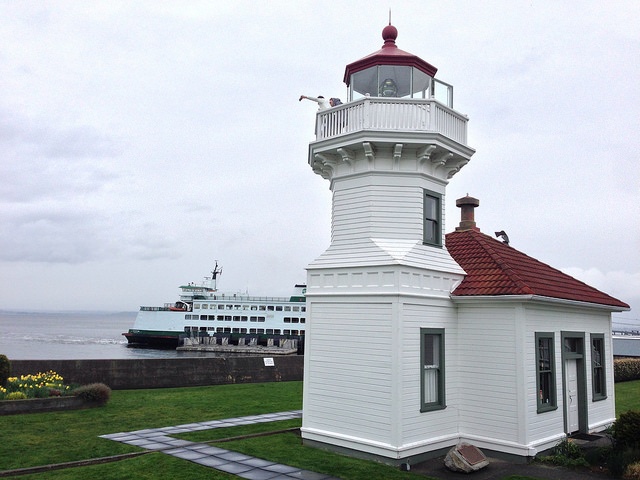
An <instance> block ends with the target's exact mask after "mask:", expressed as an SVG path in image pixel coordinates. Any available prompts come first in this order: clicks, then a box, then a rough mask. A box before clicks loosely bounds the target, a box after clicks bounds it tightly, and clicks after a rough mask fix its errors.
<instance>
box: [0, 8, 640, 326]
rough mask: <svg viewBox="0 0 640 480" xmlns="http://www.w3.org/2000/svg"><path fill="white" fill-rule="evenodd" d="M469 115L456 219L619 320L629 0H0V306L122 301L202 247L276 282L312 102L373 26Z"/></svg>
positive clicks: (636, 252)
mask: <svg viewBox="0 0 640 480" xmlns="http://www.w3.org/2000/svg"><path fill="white" fill-rule="evenodd" d="M389 9H391V23H392V24H393V25H394V26H395V27H396V28H397V29H398V38H397V41H396V43H397V45H398V47H399V48H401V49H403V50H405V51H408V52H411V53H413V54H415V55H418V56H420V57H421V58H423V59H424V60H426V61H427V62H429V63H431V64H432V65H434V66H436V67H437V68H438V72H437V74H436V78H438V79H440V80H442V81H444V82H446V83H449V84H452V85H453V87H454V108H455V109H456V110H457V111H459V112H461V113H464V114H466V115H468V116H469V123H468V143H469V145H470V146H472V147H473V148H475V149H476V153H475V154H474V156H473V157H472V159H471V162H470V163H469V164H468V165H466V166H465V167H464V168H463V169H462V170H461V171H460V172H459V173H457V174H456V175H455V176H454V177H453V178H452V179H451V181H450V183H449V185H448V187H447V194H446V200H445V201H446V207H445V211H446V225H445V230H446V231H447V232H448V231H452V230H453V229H454V228H455V226H456V225H457V223H458V221H459V218H460V214H459V210H458V209H457V208H456V207H455V200H456V199H457V198H460V197H462V196H464V195H466V194H467V193H468V194H469V195H471V196H473V197H476V198H478V199H479V200H480V207H479V208H478V209H476V222H477V224H478V227H480V229H481V230H482V231H483V232H485V233H488V234H490V235H492V234H493V232H495V231H497V230H505V231H506V232H507V233H508V235H509V237H510V240H511V245H512V246H513V247H515V248H517V249H518V250H520V251H522V252H524V253H526V254H528V255H530V256H532V257H534V258H536V259H538V260H540V261H542V262H544V263H547V264H549V265H552V266H553V267H555V268H558V269H560V270H562V271H564V272H565V273H569V274H570V275H572V276H574V277H576V278H578V279H580V280H582V281H584V282H586V283H588V284H590V285H592V286H594V287H596V288H598V289H600V290H603V291H605V292H606V293H608V294H610V295H612V296H614V297H616V298H619V299H621V300H623V301H625V302H627V303H628V304H630V305H631V307H632V310H631V311H630V312H627V313H622V314H614V322H617V323H618V324H619V325H623V326H624V325H637V326H640V313H638V311H639V310H640V220H639V219H640V201H639V200H640V198H639V195H640V161H639V160H640V158H639V156H640V153H639V152H640V140H639V138H640V135H639V134H638V132H640V114H639V113H638V112H639V111H640V89H638V86H637V79H638V78H640V56H639V55H638V52H639V51H640V29H639V28H638V25H640V2H637V1H635V0H633V1H627V2H624V1H607V2H602V1H581V2H575V1H538V0H529V1H518V0H515V1H514V0H508V1H499V0H495V1H491V0H489V1H482V2H477V1H464V0H460V1H447V2H421V1H417V0H415V1H393V0H387V1H378V0H363V1H361V0H355V1H349V2H322V1H305V0H296V1H278V0H274V1H271V2H253V1H242V0H240V1H233V2H228V1H225V2H222V1H202V2H198V1H190V2H178V1H175V2H157V1H155V0H154V1H131V2H129V1H126V2H125V1H123V2H119V1H112V0H110V1H92V2H75V1H73V2H71V1H69V2H67V1H55V2H53V1H35V0H32V1H30V0H26V1H20V2H16V1H13V0H10V1H6V0H0V177H1V178H2V180H3V181H2V182H1V183H0V225H1V229H0V309H19V310H107V311H135V310H137V309H138V308H139V306H140V305H162V304H164V303H165V302H172V301H174V300H175V299H176V295H177V292H178V288H177V287H178V286H179V285H182V284H185V283H187V282H191V281H193V282H200V281H201V280H202V278H203V277H204V276H205V275H208V274H209V272H210V271H211V269H212V267H213V266H214V264H215V262H216V260H217V261H218V263H219V264H220V265H221V266H222V267H223V274H222V276H221V277H220V282H219V287H220V289H221V290H225V291H249V293H252V294H256V295H277V296H280V295H282V296H286V295H289V294H290V293H291V291H292V288H293V286H294V284H296V283H304V282H305V281H306V271H305V267H306V266H307V265H308V264H309V263H310V262H312V261H313V260H314V259H315V258H317V257H318V256H319V255H320V254H321V253H322V252H323V251H324V250H325V249H326V248H327V247H328V246H329V243H330V230H331V192H330V190H329V183H328V182H327V181H326V180H324V179H322V178H321V177H320V176H318V175H315V174H314V173H313V171H312V170H311V168H310V167H309V165H308V163H307V161H308V158H307V155H308V144H309V142H311V141H313V140H314V139H315V138H314V122H315V112H316V106H315V104H314V103H313V102H308V101H303V102H298V97H299V96H300V95H301V94H305V95H313V96H315V95H324V96H325V97H340V98H342V99H343V100H346V86H345V85H344V84H343V83H342V78H343V75H344V69H345V66H346V65H347V64H349V63H351V62H353V61H355V60H358V59H360V58H361V57H363V56H365V55H368V54H370V53H372V52H374V51H376V50H378V49H379V48H380V47H381V46H382V43H383V41H382V37H381V32H382V29H383V28H384V26H385V25H387V24H388V22H389Z"/></svg>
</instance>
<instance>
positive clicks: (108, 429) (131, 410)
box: [0, 381, 640, 480]
mask: <svg viewBox="0 0 640 480" xmlns="http://www.w3.org/2000/svg"><path fill="white" fill-rule="evenodd" d="M639 392H640V381H635V382H625V383H619V384H616V404H617V412H618V414H619V413H621V412H624V411H627V410H630V409H633V410H640V395H639V394H638V393H639ZM301 403H302V382H283V383H264V384H240V385H220V386H212V387H194V388H176V389H159V390H126V391H114V392H113V394H112V398H111V400H110V402H109V403H108V404H107V405H106V406H105V407H100V408H93V409H88V410H76V411H69V412H56V413H41V414H31V415H11V416H4V417H0V444H1V445H2V448H1V449H0V471H2V470H8V469H15V468H24V467H32V466H39V465H46V464H50V463H62V462H69V461H75V460H85V459H89V458H95V457H105V456H110V455H117V454H121V453H130V452H139V451H141V449H139V448H137V447H133V446H128V445H123V444H120V443H118V442H114V441H111V440H105V439H101V438H98V436H99V435H103V434H107V433H116V432H122V431H131V430H138V429H145V428H158V427H164V426H169V425H179V424H183V423H191V422H194V421H206V420H214V419H219V418H230V417H238V416H243V415H253V414H260V413H269V412H279V411H285V410H298V409H300V408H301ZM298 426H300V420H287V421H284V422H276V423H265V424H256V425H249V426H242V427H235V428H229V429H217V430H205V431H202V432H195V433H192V434H189V435H183V436H182V438H187V439H189V440H192V441H199V442H212V443H213V442H215V444H216V445H218V446H220V447H222V448H226V449H229V450H235V451H240V452H243V453H247V454H250V455H255V456H257V457H260V458H265V459H268V460H272V461H277V462H282V463H286V464H289V465H294V466H298V467H300V468H305V469H309V470H314V471H319V472H324V473H328V474H331V475H337V476H340V477H341V478H344V479H354V480H358V479H362V480H370V479H371V478H385V479H408V478H413V479H416V478H424V477H417V476H416V475H414V474H412V473H409V472H401V471H399V470H398V469H395V468H391V467H387V466H384V465H380V464H378V463H374V462H368V461H364V460H357V459H353V458H349V457H344V456H341V455H336V454H332V453H328V452H323V451H320V450H316V449H313V448H308V447H304V446H303V445H301V442H300V437H299V436H298V435H297V434H296V433H291V432H286V433H278V434H275V435H270V436H261V437H253V438H244V439H236V440H232V441H224V442H219V441H220V440H221V439H223V438H224V439H227V438H229V437H237V436H243V435H248V434H252V433H261V432H270V431H276V430H283V429H287V428H292V427H298ZM20 478H22V479H30V480H48V479H76V478H101V479H105V480H110V479H125V478H136V479H137V478H141V479H145V478H153V479H164V478H166V479H174V478H190V479H196V480H197V479H200V478H208V479H230V478H237V477H234V476H232V475H228V474H224V473H222V472H218V471H215V470H213V469H209V468H205V467H202V466H200V465H197V464H194V463H191V462H188V461H184V460H180V459H176V458H173V457H170V456H168V455H163V454H160V453H149V454H146V455H143V456H140V457H136V458H131V459H127V460H122V461H118V462H113V463H108V464H103V465H94V466H87V467H79V468H68V469H65V470H59V471H51V472H46V473H40V474H33V475H26V476H22V477H20ZM521 478H522V477H521ZM511 480H516V478H513V479H511Z"/></svg>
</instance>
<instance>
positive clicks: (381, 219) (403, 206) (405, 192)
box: [332, 185, 423, 241]
mask: <svg viewBox="0 0 640 480" xmlns="http://www.w3.org/2000/svg"><path fill="white" fill-rule="evenodd" d="M422 192H423V190H422V189H420V188H419V187H403V186H389V185H375V186H370V185H358V186H354V187H352V188H348V189H343V190H340V191H336V192H335V194H334V203H333V211H332V241H351V240H355V239H358V238H363V237H381V238H400V239H404V240H409V239H413V240H421V239H422V235H423V218H422V216H423V197H422V195H423V194H422Z"/></svg>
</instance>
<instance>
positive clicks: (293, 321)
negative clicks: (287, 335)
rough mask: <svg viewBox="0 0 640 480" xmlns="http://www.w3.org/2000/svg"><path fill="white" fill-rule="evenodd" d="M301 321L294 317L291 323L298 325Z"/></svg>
mask: <svg viewBox="0 0 640 480" xmlns="http://www.w3.org/2000/svg"><path fill="white" fill-rule="evenodd" d="M299 321H300V319H299V318H295V317H293V318H292V319H291V323H298V322H299Z"/></svg>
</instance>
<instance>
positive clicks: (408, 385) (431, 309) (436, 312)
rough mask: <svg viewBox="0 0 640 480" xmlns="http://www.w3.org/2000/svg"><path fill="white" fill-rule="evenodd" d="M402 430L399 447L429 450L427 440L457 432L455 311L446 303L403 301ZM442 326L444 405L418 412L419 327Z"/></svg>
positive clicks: (457, 372) (458, 399)
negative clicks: (413, 446)
mask: <svg viewBox="0 0 640 480" xmlns="http://www.w3.org/2000/svg"><path fill="white" fill-rule="evenodd" d="M402 319H403V320H402V325H401V331H402V335H401V338H402V347H401V349H400V351H401V355H402V365H403V367H402V370H401V375H402V391H401V392H402V394H401V399H402V401H401V405H402V422H401V426H402V431H401V432H400V437H399V442H400V446H401V447H402V446H405V445H411V444H415V443H420V442H422V443H424V444H425V445H426V446H425V448H424V451H428V450H429V448H428V444H429V443H430V439H434V438H441V437H455V436H457V432H458V425H457V420H458V405H459V402H460V397H459V395H458V388H457V384H458V378H459V369H458V363H457V357H458V348H457V341H456V319H455V310H453V309H452V308H451V305H450V304H449V303H447V302H442V303H438V304H434V303H433V302H428V301H426V300H424V301H421V302H420V303H418V302H417V301H416V300H415V299H411V300H406V301H405V302H404V303H403V304H402ZM421 328H444V329H445V379H446V385H445V389H446V390H445V392H446V393H445V398H446V405H447V408H446V409H444V410H435V411H431V412H420V386H421V383H420V375H421V372H422V369H421V367H420V329H421Z"/></svg>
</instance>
